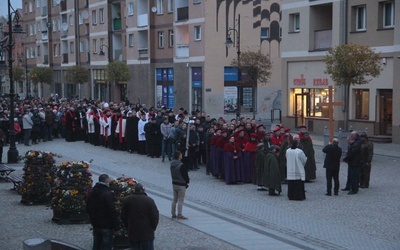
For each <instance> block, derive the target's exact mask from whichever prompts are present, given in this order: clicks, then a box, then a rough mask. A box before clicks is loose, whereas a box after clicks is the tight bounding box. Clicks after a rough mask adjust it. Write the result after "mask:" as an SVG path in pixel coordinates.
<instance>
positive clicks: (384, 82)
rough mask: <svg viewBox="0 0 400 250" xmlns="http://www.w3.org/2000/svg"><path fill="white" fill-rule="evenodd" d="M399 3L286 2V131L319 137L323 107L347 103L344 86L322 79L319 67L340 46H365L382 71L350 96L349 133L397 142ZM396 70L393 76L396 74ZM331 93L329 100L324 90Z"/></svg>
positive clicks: (340, 113)
mask: <svg viewBox="0 0 400 250" xmlns="http://www.w3.org/2000/svg"><path fill="white" fill-rule="evenodd" d="M399 6H400V1H398V0H391V1H376V0H339V1H334V0H331V1H327V0H321V1H305V0H287V1H285V2H284V3H283V4H282V23H283V25H282V46H281V55H282V83H283V84H282V90H283V97H282V98H283V100H282V113H283V122H284V124H285V125H287V126H289V127H298V126H300V125H303V124H305V125H306V126H308V129H309V130H310V131H314V132H317V133H322V132H323V129H324V127H325V126H328V110H327V107H323V106H321V103H327V102H330V101H343V102H344V101H345V99H346V98H345V91H344V87H343V86H338V85H336V83H335V82H333V81H332V79H331V78H330V77H329V75H327V74H325V73H324V71H325V64H324V62H323V61H322V60H323V58H324V57H325V56H326V55H327V51H328V50H329V49H330V48H334V47H335V46H337V45H339V44H345V43H349V44H360V45H366V46H369V47H371V48H372V49H374V50H375V51H376V52H378V53H380V58H381V67H382V71H381V74H380V76H379V77H377V78H374V79H372V81H371V82H370V83H369V84H366V85H353V86H351V87H350V93H349V103H348V106H349V111H348V116H349V120H348V128H347V129H354V130H361V131H364V130H367V131H368V133H369V134H370V135H387V136H390V135H392V140H393V142H397V143H399V142H400V136H399V133H398V132H399V130H400V126H399V125H400V113H399V112H398V111H397V112H396V107H399V100H397V99H396V98H393V97H394V96H396V95H397V94H399V93H400V92H399V91H400V87H399V84H397V82H398V80H397V79H398V77H399V74H400V73H399V70H398V69H399V68H400V59H399V56H400V35H399V34H400V32H399V27H400V20H399V19H398V18H397V19H396V18H395V16H399V14H400V8H399ZM396 69H397V70H396ZM329 86H332V87H333V90H334V94H333V100H329V98H328V87H329ZM344 111H345V109H344V108H343V107H340V106H337V107H335V108H334V121H335V130H338V129H339V128H342V129H344V130H346V128H344V120H345V112H344Z"/></svg>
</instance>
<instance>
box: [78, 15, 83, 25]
mask: <svg viewBox="0 0 400 250" xmlns="http://www.w3.org/2000/svg"><path fill="white" fill-rule="evenodd" d="M78 22H79V25H81V24H83V17H82V14H79V15H78Z"/></svg>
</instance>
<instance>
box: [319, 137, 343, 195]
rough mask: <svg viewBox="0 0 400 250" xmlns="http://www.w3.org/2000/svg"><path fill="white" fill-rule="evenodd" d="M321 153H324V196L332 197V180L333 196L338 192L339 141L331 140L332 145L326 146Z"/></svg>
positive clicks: (340, 153) (340, 154) (340, 152)
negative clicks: (333, 185)
mask: <svg viewBox="0 0 400 250" xmlns="http://www.w3.org/2000/svg"><path fill="white" fill-rule="evenodd" d="M322 152H324V153H326V156H325V161H324V168H325V169H326V190H327V191H326V195H328V196H331V195H332V178H333V181H334V182H335V187H334V188H333V190H334V194H335V195H338V192H339V170H340V157H342V149H341V148H340V147H339V140H338V139H337V138H333V140H332V143H330V144H328V145H326V146H325V147H324V148H323V149H322Z"/></svg>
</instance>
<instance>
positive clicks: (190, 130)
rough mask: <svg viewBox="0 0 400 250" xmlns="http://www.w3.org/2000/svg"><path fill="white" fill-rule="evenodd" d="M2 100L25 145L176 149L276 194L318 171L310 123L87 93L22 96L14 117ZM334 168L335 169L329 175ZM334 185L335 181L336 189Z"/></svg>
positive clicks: (153, 153)
mask: <svg viewBox="0 0 400 250" xmlns="http://www.w3.org/2000/svg"><path fill="white" fill-rule="evenodd" d="M1 106H2V109H0V128H1V129H2V130H3V131H4V138H5V139H4V142H5V143H4V144H6V143H7V140H8V131H9V126H10V122H11V121H13V122H14V124H15V126H14V128H18V127H20V129H19V130H18V131H20V132H18V133H17V135H16V139H17V142H19V143H24V144H25V145H26V146H29V145H31V144H36V143H39V142H40V143H41V142H45V141H51V140H52V139H53V138H58V137H62V138H65V140H66V141H67V142H73V141H85V142H86V143H90V144H92V145H93V146H103V147H106V148H110V149H112V150H122V151H126V152H129V153H138V154H141V155H147V156H148V157H152V158H160V159H161V161H162V162H164V161H165V160H166V158H168V160H169V161H172V160H173V159H172V158H173V155H174V153H175V152H176V151H179V152H181V154H182V159H181V161H182V162H183V164H184V166H186V168H187V169H188V170H189V171H196V170H198V169H199V168H200V167H201V166H205V172H206V174H207V175H212V176H214V177H215V178H218V179H221V180H223V181H225V182H226V183H227V184H235V183H253V184H255V185H257V190H260V191H266V190H269V195H271V196H275V195H279V194H280V193H281V191H282V188H281V184H286V183H290V182H291V181H292V180H302V181H303V182H312V181H313V180H315V179H316V163H315V152H314V146H313V142H312V138H311V136H310V135H309V133H308V132H307V128H306V126H301V127H300V131H299V132H298V133H297V134H296V135H294V136H292V134H291V132H290V129H289V128H285V127H284V126H282V125H277V126H276V127H275V128H273V129H272V131H266V128H265V126H264V125H263V124H257V122H256V120H255V119H250V118H244V117H242V118H240V119H239V120H236V119H231V120H230V121H226V120H225V119H224V118H223V117H219V118H212V117H211V116H209V115H207V114H206V113H205V112H200V111H195V112H192V113H191V114H189V113H188V112H187V111H186V110H185V109H184V108H180V109H179V110H178V112H177V113H174V112H173V110H170V109H167V108H164V107H162V108H160V109H155V108H154V107H150V108H149V109H147V108H146V105H144V104H142V105H141V104H133V103H125V102H121V103H112V102H110V103H107V102H102V101H93V100H87V99H82V100H74V99H72V100H61V101H60V100H57V101H56V100H53V99H48V100H46V99H30V100H21V101H17V102H16V104H15V107H14V113H15V117H14V118H10V117H9V107H8V106H7V102H6V100H2V103H1ZM15 131H16V132H17V129H15ZM0 135H1V134H0ZM357 140H361V139H357ZM358 144H359V143H357V145H358ZM360 145H361V144H360ZM296 148H299V149H301V151H302V153H304V157H303V158H304V159H301V160H300V158H302V157H300V156H297V157H300V158H299V159H295V158H290V159H289V157H291V156H288V155H287V152H290V150H294V149H296ZM336 157H337V156H336ZM339 158H340V156H339ZM371 160H372V158H371ZM303 161H304V162H303ZM368 162H369V163H367V164H366V165H367V168H368V166H369V168H370V160H368ZM289 163H290V164H289ZM299 163H301V164H304V166H301V169H302V170H304V173H303V172H301V173H300V172H299V171H297V170H296V169H293V168H291V167H293V165H295V164H299ZM339 163H340V161H339ZM288 165H290V166H288ZM336 165H337V164H336ZM364 165H365V164H364ZM363 169H365V168H363ZM369 172H370V169H369V171H368V169H367V170H366V171H363V175H362V176H363V181H362V184H361V185H362V186H365V187H368V185H369V183H368V182H369ZM293 173H296V174H293ZM351 174H352V172H351V173H350V176H351ZM336 175H337V174H336V173H333V174H331V175H330V177H331V179H332V176H333V178H334V179H335V178H336ZM357 175H359V173H358V174H357ZM328 182H329V181H328ZM337 189H338V185H337V187H335V190H334V192H335V194H336V193H337ZM345 189H348V185H346V188H345ZM354 192H356V191H354ZM327 193H330V192H329V191H328V192H327ZM297 198H298V197H297ZM297 198H294V199H297ZM304 198H305V196H304V197H303V198H301V199H304Z"/></svg>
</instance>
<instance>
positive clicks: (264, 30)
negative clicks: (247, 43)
mask: <svg viewBox="0 0 400 250" xmlns="http://www.w3.org/2000/svg"><path fill="white" fill-rule="evenodd" d="M261 38H269V28H261Z"/></svg>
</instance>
